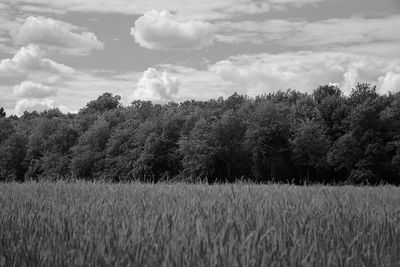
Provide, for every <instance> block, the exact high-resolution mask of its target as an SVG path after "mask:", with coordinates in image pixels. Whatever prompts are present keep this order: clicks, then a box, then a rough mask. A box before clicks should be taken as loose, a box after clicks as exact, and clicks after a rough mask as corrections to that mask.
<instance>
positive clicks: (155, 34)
mask: <svg viewBox="0 0 400 267" xmlns="http://www.w3.org/2000/svg"><path fill="white" fill-rule="evenodd" d="M131 34H132V35H133V36H134V38H135V41H136V42H137V43H138V44H140V45H141V46H143V47H146V48H149V49H156V50H176V49H196V48H201V47H204V46H207V45H209V44H211V42H212V38H213V27H212V26H211V24H209V23H207V22H203V21H199V20H189V21H184V22H182V21H178V20H177V19H176V18H174V16H172V15H171V14H170V13H169V12H168V11H166V10H164V11H157V10H152V11H149V12H146V13H145V14H144V15H143V16H141V17H139V18H138V19H137V20H136V21H135V27H134V28H132V29H131Z"/></svg>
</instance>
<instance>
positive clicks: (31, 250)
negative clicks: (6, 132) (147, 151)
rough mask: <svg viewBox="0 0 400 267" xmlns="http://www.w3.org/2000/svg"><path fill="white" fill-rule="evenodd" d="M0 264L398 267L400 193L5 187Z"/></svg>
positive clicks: (1, 190)
mask: <svg viewBox="0 0 400 267" xmlns="http://www.w3.org/2000/svg"><path fill="white" fill-rule="evenodd" d="M0 266H400V189H399V188H397V187H392V186H379V187H353V186H344V187H329V186H320V185H315V186H305V187H299V186H292V185H274V184H270V185H255V184H242V183H238V184H231V185H206V184H183V183H177V184H164V183H160V184H141V183H130V184H107V183H91V182H70V183H69V182H57V183H47V182H39V183H33V182H32V183H23V184H17V183H8V184H5V183H3V184H0Z"/></svg>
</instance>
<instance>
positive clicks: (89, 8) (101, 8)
mask: <svg viewBox="0 0 400 267" xmlns="http://www.w3.org/2000/svg"><path fill="white" fill-rule="evenodd" d="M322 1H324V0H264V1H262V2H266V3H270V4H271V5H272V6H274V7H275V9H276V8H281V9H282V8H286V7H290V6H292V7H297V6H301V5H304V4H315V3H317V2H322ZM2 2H4V3H5V4H8V3H10V4H12V5H18V4H22V5H23V6H29V8H30V9H31V10H33V11H35V10H34V9H43V7H46V8H47V9H48V10H49V11H48V12H51V13H56V12H68V11H75V12H88V13H92V12H97V13H120V14H127V15H139V14H143V13H144V12H146V11H148V10H151V9H168V10H173V11H174V12H176V13H178V14H179V16H180V17H185V18H189V19H207V20H209V19H221V18H226V17H228V16H232V15H233V14H232V13H229V12H226V9H228V8H230V7H232V6H237V5H241V6H251V5H253V4H254V3H255V4H257V3H258V2H260V1H259V0H202V1H199V0H162V1H160V0H146V1H143V0H113V1H99V0H85V1H82V0H69V1H65V0H2ZM248 10H249V11H250V12H253V11H254V9H251V8H250V9H248ZM44 11H46V10H44ZM266 11H267V10H266ZM237 12H238V13H239V14H242V13H244V12H246V9H244V10H243V11H242V10H240V11H239V10H238V11H237Z"/></svg>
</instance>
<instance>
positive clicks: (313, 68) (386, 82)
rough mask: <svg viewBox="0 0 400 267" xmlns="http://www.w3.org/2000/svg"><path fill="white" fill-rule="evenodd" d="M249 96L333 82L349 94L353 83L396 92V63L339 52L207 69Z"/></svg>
mask: <svg viewBox="0 0 400 267" xmlns="http://www.w3.org/2000/svg"><path fill="white" fill-rule="evenodd" d="M209 69H210V71H214V72H216V73H217V74H218V75H220V76H221V77H222V78H223V79H225V80H227V81H230V82H232V83H234V84H236V85H237V86H240V87H242V88H248V93H249V94H250V95H256V94H263V93H268V92H272V91H276V90H278V89H287V88H292V89H297V90H300V91H303V92H312V90H313V89H315V88H316V87H317V86H318V85H320V84H321V85H323V84H328V83H330V82H336V83H338V84H339V85H340V87H341V88H342V89H343V90H344V92H349V91H350V90H351V88H352V87H354V86H355V84H356V83H357V82H369V83H372V84H376V85H377V86H378V89H380V90H381V93H387V91H392V92H398V91H400V60H397V59H388V58H382V57H374V56H363V55H358V54H350V53H339V52H287V53H281V54H257V55H241V56H234V57H230V58H229V59H227V60H223V61H220V62H217V63H216V64H214V65H211V66H210V67H209Z"/></svg>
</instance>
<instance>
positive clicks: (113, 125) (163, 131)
mask: <svg viewBox="0 0 400 267" xmlns="http://www.w3.org/2000/svg"><path fill="white" fill-rule="evenodd" d="M0 155H1V157H0V180H2V181H4V180H15V181H24V180H31V179H34V180H35V179H50V180H55V179H62V178H70V177H72V178H79V179H90V180H108V181H131V180H142V181H159V180H172V179H173V180H190V181H196V180H207V181H209V182H214V181H228V182H232V181H235V180H237V179H247V180H252V181H257V182H266V181H283V182H295V183H304V182H323V183H331V182H332V183H337V182H351V183H370V184H376V183H381V182H388V183H394V184H399V183H400V93H396V94H388V95H379V94H377V92H376V88H375V87H374V86H371V85H369V84H358V85H357V86H356V87H355V88H354V89H353V90H352V92H351V93H350V94H349V95H348V96H344V95H343V93H342V92H341V90H340V89H339V88H337V87H335V86H328V85H327V86H320V87H319V88H318V89H316V90H315V91H314V92H313V94H311V95H309V94H303V93H300V92H297V91H292V90H288V91H278V92H276V93H272V94H268V95H262V96H258V97H255V98H250V97H247V96H242V95H238V94H236V93H235V94H233V95H232V96H230V97H228V98H227V99H223V98H219V99H217V100H209V101H186V102H182V103H169V104H166V105H158V104H153V103H151V102H145V101H134V102H133V103H132V104H131V105H129V106H127V107H125V106H122V105H121V103H120V97H119V96H113V95H112V94H110V93H105V94H103V95H101V96H99V97H98V99H97V100H94V101H91V102H89V103H88V104H87V105H86V107H84V108H82V109H81V110H80V111H79V113H78V114H63V113H61V112H60V111H59V110H57V109H54V110H48V111H45V112H42V113H40V114H39V113H37V112H32V113H28V112H25V113H24V114H23V115H22V116H21V117H16V116H10V117H6V116H5V113H4V111H3V110H2V109H1V112H0Z"/></svg>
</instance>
